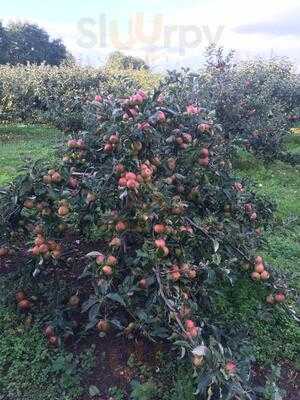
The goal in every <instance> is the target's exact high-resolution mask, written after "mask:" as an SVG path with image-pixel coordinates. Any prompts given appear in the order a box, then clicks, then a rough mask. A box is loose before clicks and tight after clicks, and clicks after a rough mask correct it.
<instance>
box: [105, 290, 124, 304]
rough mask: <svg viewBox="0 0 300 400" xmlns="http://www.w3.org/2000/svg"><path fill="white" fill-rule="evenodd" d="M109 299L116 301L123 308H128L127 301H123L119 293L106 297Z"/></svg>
mask: <svg viewBox="0 0 300 400" xmlns="http://www.w3.org/2000/svg"><path fill="white" fill-rule="evenodd" d="M106 297H107V298H109V299H110V300H112V301H116V302H117V303H119V304H121V305H122V306H124V307H126V303H125V301H124V300H123V299H122V297H121V296H120V295H119V294H118V293H108V294H107V295H106Z"/></svg>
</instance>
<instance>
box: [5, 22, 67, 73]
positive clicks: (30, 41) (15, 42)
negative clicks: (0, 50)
mask: <svg viewBox="0 0 300 400" xmlns="http://www.w3.org/2000/svg"><path fill="white" fill-rule="evenodd" d="M1 27H2V26H1ZM2 31H3V32H2V37H4V36H3V35H5V38H6V43H7V45H6V47H5V50H6V53H5V54H6V57H5V58H4V59H3V60H1V63H3V64H4V63H6V62H8V63H9V64H11V65H17V64H27V63H31V64H42V63H46V64H49V65H59V64H60V63H61V62H62V61H63V60H65V58H66V56H67V51H66V48H65V46H64V44H63V43H62V42H61V40H59V39H55V40H50V38H49V35H48V33H47V32H46V31H44V30H43V29H42V28H40V27H38V26H37V25H34V24H29V23H24V24H23V23H11V24H9V25H8V27H7V28H3V27H2Z"/></svg>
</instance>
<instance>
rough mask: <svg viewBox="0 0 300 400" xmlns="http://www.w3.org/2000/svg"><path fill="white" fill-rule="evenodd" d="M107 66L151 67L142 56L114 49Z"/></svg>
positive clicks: (121, 67)
mask: <svg viewBox="0 0 300 400" xmlns="http://www.w3.org/2000/svg"><path fill="white" fill-rule="evenodd" d="M106 67H114V68H120V69H137V70H141V69H149V66H148V65H147V64H146V62H145V61H144V60H143V59H142V58H139V57H133V56H128V55H125V54H123V53H121V52H120V51H114V52H113V53H111V54H110V55H109V56H108V58H107V62H106Z"/></svg>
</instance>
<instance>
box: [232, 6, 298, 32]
mask: <svg viewBox="0 0 300 400" xmlns="http://www.w3.org/2000/svg"><path fill="white" fill-rule="evenodd" d="M299 21H300V8H298V9H295V10H291V11H290V12H289V13H286V14H284V15H280V16H276V17H275V18H274V19H273V20H266V21H261V22H256V23H252V24H244V25H240V26H238V27H236V28H235V31H236V32H237V33H241V34H256V35H257V34H263V35H271V36H300V23H299Z"/></svg>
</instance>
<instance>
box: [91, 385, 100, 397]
mask: <svg viewBox="0 0 300 400" xmlns="http://www.w3.org/2000/svg"><path fill="white" fill-rule="evenodd" d="M89 395H90V396H91V397H95V396H99V395H100V390H99V389H98V388H97V386H94V385H91V386H90V387H89Z"/></svg>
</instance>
